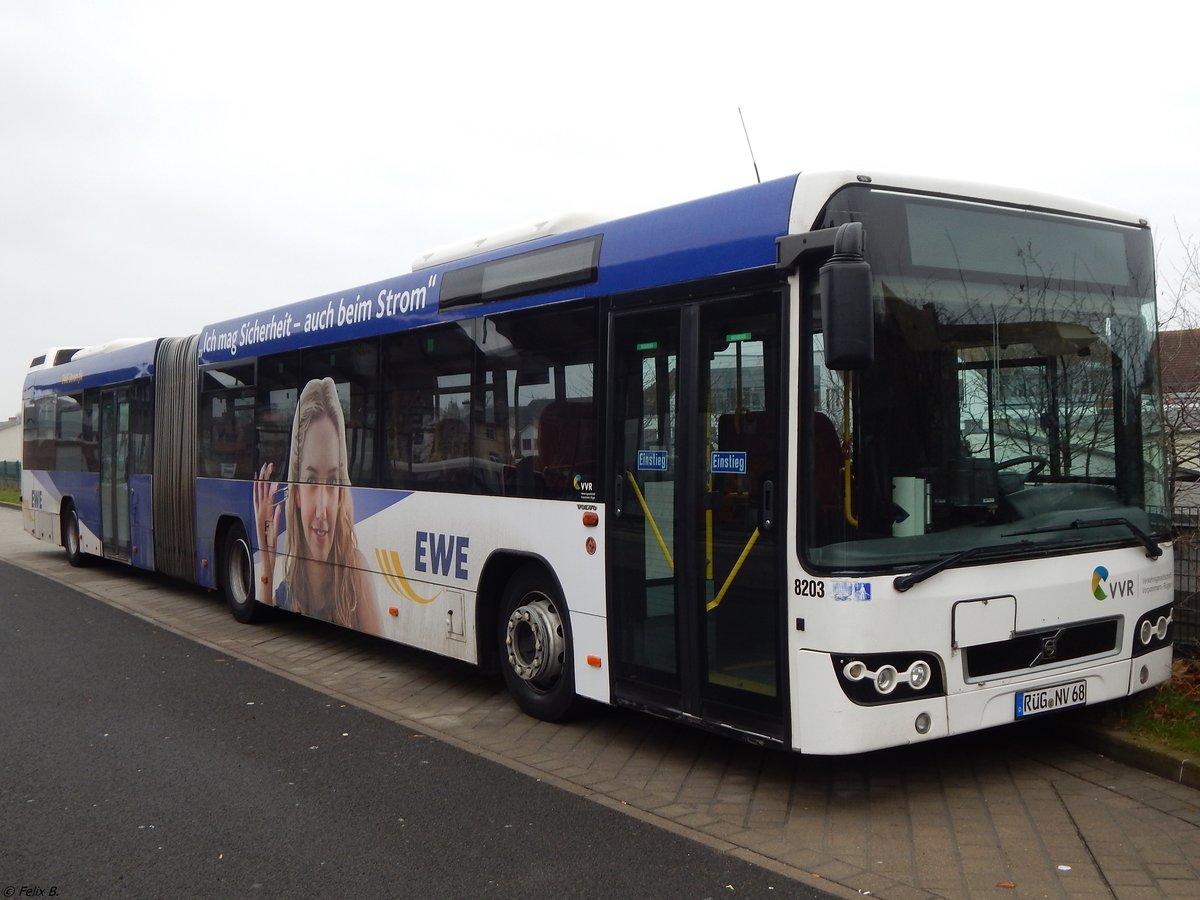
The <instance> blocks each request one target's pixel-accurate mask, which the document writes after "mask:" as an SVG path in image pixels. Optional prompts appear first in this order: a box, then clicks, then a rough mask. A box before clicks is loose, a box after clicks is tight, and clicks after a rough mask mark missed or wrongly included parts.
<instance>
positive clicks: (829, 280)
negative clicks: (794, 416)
mask: <svg viewBox="0 0 1200 900" xmlns="http://www.w3.org/2000/svg"><path fill="white" fill-rule="evenodd" d="M820 278H821V322H822V328H823V330H824V332H825V367H826V368H827V369H833V370H835V371H848V370H852V369H865V368H867V367H868V366H870V365H871V363H873V362H874V361H875V322H874V318H875V317H874V312H873V310H872V306H871V266H870V265H869V264H868V263H867V261H866V260H865V259H864V258H863V226H862V222H847V223H846V224H844V225H840V226H838V230H837V234H836V235H835V236H834V239H833V256H831V257H830V258H829V261H828V262H827V263H825V265H823V266H821V273H820Z"/></svg>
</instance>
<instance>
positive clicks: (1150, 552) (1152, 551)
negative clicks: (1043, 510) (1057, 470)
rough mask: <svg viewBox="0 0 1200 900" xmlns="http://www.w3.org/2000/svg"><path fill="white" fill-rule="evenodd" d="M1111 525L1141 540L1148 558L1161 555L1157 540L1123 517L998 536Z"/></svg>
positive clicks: (1079, 521) (1051, 526)
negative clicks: (1117, 526) (1118, 526)
mask: <svg viewBox="0 0 1200 900" xmlns="http://www.w3.org/2000/svg"><path fill="white" fill-rule="evenodd" d="M1113 525H1124V526H1125V527H1126V528H1128V529H1129V530H1130V531H1132V532H1133V534H1134V536H1135V537H1136V538H1137V539H1138V540H1139V541H1141V543H1142V546H1143V547H1145V548H1146V556H1148V557H1149V558H1150V559H1158V558H1159V557H1160V556H1162V554H1163V551H1162V547H1160V546H1158V542H1157V541H1155V540H1154V538H1152V537H1150V535H1148V534H1146V532H1144V531H1142V529H1140V528H1138V527H1137V526H1136V525H1134V524H1133V523H1132V522H1130V521H1129V520H1128V519H1125V518H1115V519H1086V520H1085V519H1076V520H1075V521H1073V522H1068V523H1067V524H1065V525H1046V526H1043V527H1042V528H1030V529H1029V530H1028V531H1012V532H1009V533H1008V534H1002V535H1000V537H1021V536H1022V535H1027V534H1048V533H1050V532H1052V531H1069V530H1072V529H1080V528H1110V527H1112V526H1113Z"/></svg>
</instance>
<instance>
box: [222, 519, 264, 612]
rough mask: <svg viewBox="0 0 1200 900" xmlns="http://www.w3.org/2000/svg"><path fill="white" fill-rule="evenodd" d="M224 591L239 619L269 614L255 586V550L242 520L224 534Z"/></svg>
mask: <svg viewBox="0 0 1200 900" xmlns="http://www.w3.org/2000/svg"><path fill="white" fill-rule="evenodd" d="M221 592H222V593H223V594H224V595H225V602H226V603H228V604H229V609H230V611H231V612H232V613H233V617H234V618H235V619H237V620H238V621H239V622H246V623H250V622H258V621H260V620H261V619H262V618H263V616H264V615H266V612H267V608H266V607H265V606H263V605H262V604H261V603H259V602H258V594H257V591H255V588H254V553H253V551H252V550H251V549H250V542H249V541H248V540H247V539H246V529H245V528H243V527H242V526H241V523H235V524H234V525H233V526H232V527H231V528H230V529H229V531H228V532H226V534H225V545H224V550H223V551H222V553H221Z"/></svg>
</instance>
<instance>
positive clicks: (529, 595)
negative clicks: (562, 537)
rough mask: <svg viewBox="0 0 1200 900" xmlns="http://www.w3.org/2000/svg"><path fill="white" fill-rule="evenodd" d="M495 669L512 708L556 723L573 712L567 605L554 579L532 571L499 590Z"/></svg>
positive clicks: (520, 572) (521, 571)
mask: <svg viewBox="0 0 1200 900" xmlns="http://www.w3.org/2000/svg"><path fill="white" fill-rule="evenodd" d="M498 630H499V638H500V669H501V671H502V672H503V673H504V682H505V684H506V685H507V687H508V692H509V693H510V694H512V697H513V699H514V700H516V702H517V705H518V706H519V707H521V709H522V710H523V711H524V712H525V713H527V714H528V715H531V716H533V717H534V718H537V719H542V720H544V721H547V722H560V721H562V720H563V719H565V718H567V717H568V716H569V715H570V713H571V711H572V709H573V708H574V706H575V701H576V697H575V670H574V668H573V665H572V657H573V650H572V647H571V630H570V623H569V621H568V618H567V610H566V605H565V604H564V603H563V599H562V596H561V593H560V591H559V589H558V586H557V585H556V584H555V582H554V579H553V578H551V577H550V576H549V575H548V574H547V573H546V571H545V570H544V569H543V568H542V567H541V566H537V565H526V566H524V567H522V568H520V569H518V570H517V571H516V572H515V573H514V574H513V576H512V578H510V579H509V581H508V584H507V585H506V586H505V588H504V597H503V600H502V603H501V607H500V620H499V629H498Z"/></svg>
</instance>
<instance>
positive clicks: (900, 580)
mask: <svg viewBox="0 0 1200 900" xmlns="http://www.w3.org/2000/svg"><path fill="white" fill-rule="evenodd" d="M1001 537H1008V535H1001ZM1029 543H1031V542H1030V541H1021V542H1019V543H1018V544H980V545H979V546H977V547H968V548H967V549H966V550H959V551H958V552H957V553H951V554H950V555H949V556H943V557H942V558H941V559H935V560H934V561H933V562H928V563H926V564H925V565H923V566H921V568H919V569H913V571H911V572H909V573H908V574H907V575H897V576H896V577H895V578H894V579H893V580H892V587H894V588H895V589H896V590H898V591H900V593H904V592H905V591H907V590H908V589H909V588H910V587H912V586H913V585H914V584H920V583H921V582H922V581H924V580H925V579H926V578H932V577H933V576H934V575H936V574H937V573H938V572H941V571H942V570H943V569H948V568H950V567H951V566H953V565H957V564H958V563H960V562H962V561H963V560H964V559H968V558H970V557H972V556H976V555H977V554H980V553H983V552H985V551H991V552H994V551H996V550H1011V549H1013V548H1014V547H1024V546H1026V545H1028V544H1029Z"/></svg>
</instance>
